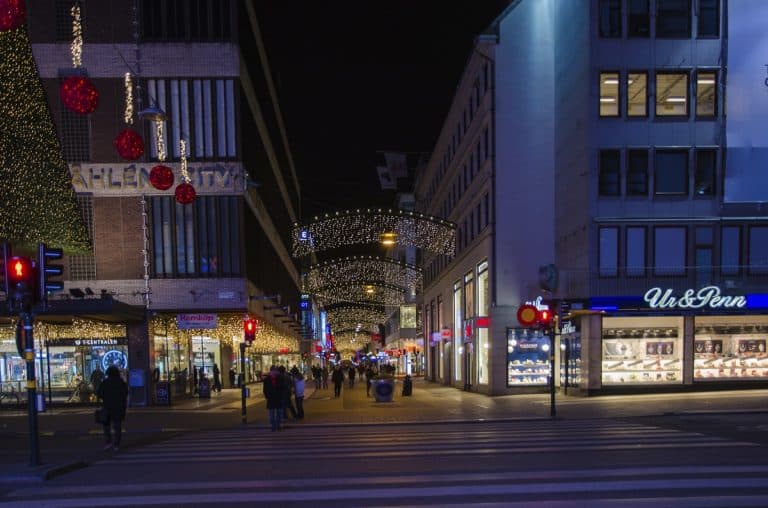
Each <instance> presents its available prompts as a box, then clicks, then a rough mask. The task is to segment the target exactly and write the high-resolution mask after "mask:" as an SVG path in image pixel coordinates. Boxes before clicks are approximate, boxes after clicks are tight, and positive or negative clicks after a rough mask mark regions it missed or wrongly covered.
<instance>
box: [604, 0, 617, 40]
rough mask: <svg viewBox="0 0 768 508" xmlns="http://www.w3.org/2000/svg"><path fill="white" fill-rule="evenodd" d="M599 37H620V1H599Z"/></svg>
mask: <svg viewBox="0 0 768 508" xmlns="http://www.w3.org/2000/svg"><path fill="white" fill-rule="evenodd" d="M600 37H621V0H600Z"/></svg>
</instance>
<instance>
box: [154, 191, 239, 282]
mask: <svg viewBox="0 0 768 508" xmlns="http://www.w3.org/2000/svg"><path fill="white" fill-rule="evenodd" d="M151 214H152V225H151V228H152V261H153V264H152V270H153V273H154V275H155V276H157V277H176V276H193V275H194V276H202V277H211V276H213V277H228V276H236V275H239V274H240V273H241V271H242V270H241V260H240V241H241V240H240V221H241V218H240V215H241V214H240V205H239V198H238V197H236V196H198V198H197V199H196V200H195V203H194V205H192V206H189V205H181V204H178V203H176V202H175V200H174V199H173V198H171V197H154V198H151Z"/></svg>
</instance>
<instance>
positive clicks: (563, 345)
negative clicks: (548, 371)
mask: <svg viewBox="0 0 768 508" xmlns="http://www.w3.org/2000/svg"><path fill="white" fill-rule="evenodd" d="M577 325H578V322H571V321H565V322H563V326H562V330H563V332H562V335H560V386H561V387H564V386H566V387H568V388H578V387H579V385H580V384H581V333H580V332H579V330H578V326H577Z"/></svg>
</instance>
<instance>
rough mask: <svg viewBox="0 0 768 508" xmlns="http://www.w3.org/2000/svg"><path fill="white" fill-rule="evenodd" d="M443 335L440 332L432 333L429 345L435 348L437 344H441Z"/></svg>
mask: <svg viewBox="0 0 768 508" xmlns="http://www.w3.org/2000/svg"><path fill="white" fill-rule="evenodd" d="M441 336H442V334H441V333H440V332H432V333H431V334H430V335H429V343H430V345H431V346H434V345H435V344H438V343H439V342H440V338H441Z"/></svg>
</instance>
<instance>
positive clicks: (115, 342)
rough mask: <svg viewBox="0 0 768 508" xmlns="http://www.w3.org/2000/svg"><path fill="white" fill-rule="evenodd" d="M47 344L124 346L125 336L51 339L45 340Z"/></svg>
mask: <svg viewBox="0 0 768 508" xmlns="http://www.w3.org/2000/svg"><path fill="white" fill-rule="evenodd" d="M46 344H47V345H49V346H125V345H127V344H128V339H127V338H126V337H117V338H103V339H51V340H49V341H47V342H46Z"/></svg>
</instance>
